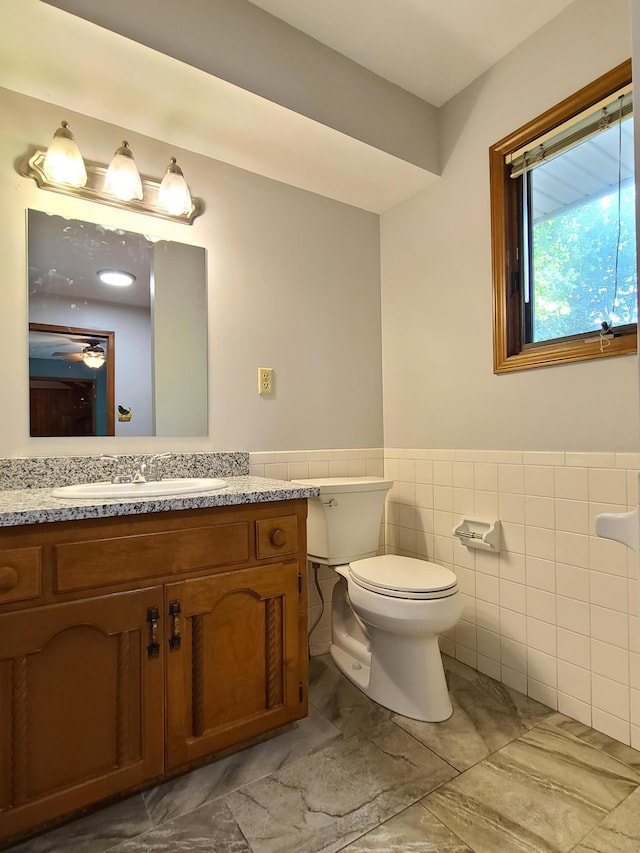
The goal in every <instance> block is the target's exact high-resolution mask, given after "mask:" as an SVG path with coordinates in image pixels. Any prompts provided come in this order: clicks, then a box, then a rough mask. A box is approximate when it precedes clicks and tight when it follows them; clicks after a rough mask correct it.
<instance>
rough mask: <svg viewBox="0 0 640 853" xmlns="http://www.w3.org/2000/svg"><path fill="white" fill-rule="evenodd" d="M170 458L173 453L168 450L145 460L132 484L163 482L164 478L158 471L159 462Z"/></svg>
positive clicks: (134, 476)
mask: <svg viewBox="0 0 640 853" xmlns="http://www.w3.org/2000/svg"><path fill="white" fill-rule="evenodd" d="M169 456H171V452H170V451H168V450H167V451H166V452H165V453H154V454H153V455H152V456H148V457H147V458H146V459H143V460H142V462H141V463H140V465H139V466H138V470H137V471H136V472H135V474H134V475H133V480H131V482H132V483H153V482H155V481H156V480H161V479H162V476H161V475H160V473H159V471H158V461H159V460H160V459H167V458H168V457H169Z"/></svg>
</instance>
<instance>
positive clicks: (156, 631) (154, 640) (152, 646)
mask: <svg viewBox="0 0 640 853" xmlns="http://www.w3.org/2000/svg"><path fill="white" fill-rule="evenodd" d="M147 622H148V623H149V645H148V646H147V657H149V658H157V657H159V656H160V642H159V638H160V624H159V623H160V608H159V607H148V608H147Z"/></svg>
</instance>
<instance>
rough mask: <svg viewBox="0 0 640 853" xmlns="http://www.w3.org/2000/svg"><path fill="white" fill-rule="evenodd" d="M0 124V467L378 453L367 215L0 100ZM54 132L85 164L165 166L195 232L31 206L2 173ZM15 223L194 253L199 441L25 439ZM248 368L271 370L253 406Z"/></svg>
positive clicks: (27, 186)
mask: <svg viewBox="0 0 640 853" xmlns="http://www.w3.org/2000/svg"><path fill="white" fill-rule="evenodd" d="M0 111H1V112H2V114H3V117H4V123H3V127H2V130H1V131H0V216H1V218H2V223H3V227H2V230H1V233H0V306H1V310H0V362H1V363H2V364H3V365H5V368H4V370H3V372H2V374H1V375H0V391H1V392H2V394H3V395H4V397H5V399H10V400H11V401H12V416H11V418H10V419H6V420H5V421H3V423H2V428H1V429H0V456H19V455H48V454H64V453H70V452H73V453H101V452H112V453H113V452H116V451H120V452H143V451H150V450H165V449H167V450H187V451H188V450H209V449H218V450H265V449H274V450H275V449H292V450H295V449H297V448H319V447H335V448H340V447H380V446H381V445H382V394H381V331H380V272H379V257H380V253H379V224H378V217H377V216H376V215H374V214H370V213H365V212H363V211H361V210H358V209H356V208H353V207H350V206H348V205H344V204H340V203H338V202H334V201H331V200H329V199H327V198H324V197H320V196H317V195H314V194H312V193H309V192H305V191H302V190H298V189H295V188H293V187H289V186H286V185H284V184H281V183H278V182H275V181H272V180H269V179H267V178H262V177H260V176H257V175H255V174H252V173H249V172H245V171H243V170H240V169H237V168H234V167H232V166H228V165H225V164H222V163H220V162H218V161H215V160H211V159H208V158H205V157H202V156H200V155H196V154H193V153H190V152H187V151H180V150H176V149H175V148H174V147H172V148H171V149H168V147H167V146H166V145H164V144H163V143H162V142H160V141H158V140H155V139H151V138H149V137H145V136H140V135H137V134H131V133H129V132H128V131H127V130H126V128H119V127H114V126H111V125H108V124H105V123H103V122H98V121H96V120H94V119H90V118H88V117H86V116H81V115H77V114H74V113H73V112H72V111H71V110H67V109H65V110H64V111H63V110H61V109H60V108H59V107H57V106H55V105H52V104H48V103H44V102H42V101H38V100H35V99H31V98H27V97H25V96H22V95H18V94H15V93H13V92H9V91H7V90H0ZM63 118H65V119H67V120H68V121H69V123H70V126H71V127H72V129H73V131H74V132H75V134H76V136H77V139H78V140H79V143H80V145H81V147H82V149H83V152H84V155H85V157H87V158H88V159H93V160H98V161H102V162H104V161H105V160H108V158H109V157H110V156H111V154H112V152H113V150H114V146H115V145H117V144H119V141H120V140H122V139H123V138H127V139H128V141H129V142H130V144H131V147H132V150H133V151H134V152H135V156H136V161H137V163H138V166H139V168H140V170H141V171H142V172H144V173H146V174H151V175H156V176H159V175H161V174H162V172H163V170H164V168H165V167H166V163H167V160H168V157H169V156H170V155H174V156H176V157H177V158H178V162H179V163H180V165H181V166H182V168H183V169H184V173H185V175H186V176H187V180H188V181H189V183H190V185H191V189H192V192H193V193H194V195H197V196H200V197H202V198H203V199H204V201H205V204H206V211H205V213H204V214H203V216H201V217H199V218H198V219H197V220H196V221H195V223H194V225H193V226H185V225H182V224H178V223H172V222H165V221H163V220H159V219H153V218H151V217H148V216H144V215H141V214H136V213H130V212H126V211H118V210H116V209H113V208H109V207H106V206H104V205H97V204H94V203H92V202H87V201H82V200H78V199H72V198H66V197H64V196H61V195H57V194H55V193H47V192H43V191H42V190H39V189H38V188H37V186H36V184H35V183H34V182H33V181H32V180H30V179H27V178H23V177H21V176H20V175H19V174H18V173H17V171H16V170H15V163H16V161H17V160H18V159H19V158H20V157H22V156H23V155H24V154H25V153H26V152H27V150H28V149H29V148H30V147H32V146H40V147H46V145H47V144H48V142H49V140H50V138H51V135H52V133H53V130H54V129H55V128H56V127H57V126H58V124H59V122H60V120H61V119H63ZM157 120H158V123H159V124H160V123H161V121H162V120H164V117H161V116H159V117H158V119H157ZM27 208H33V209H35V210H44V211H45V212H50V213H56V214H60V215H64V216H69V217H73V218H77V219H83V220H86V221H91V222H102V223H104V224H106V225H114V224H118V225H119V226H120V227H122V228H125V229H127V230H131V231H141V232H143V233H149V234H154V235H156V236H159V237H162V238H164V239H167V240H174V241H176V242H180V243H187V242H189V243H192V244H193V245H198V246H203V247H205V248H206V250H207V261H208V269H207V273H208V288H209V316H208V325H209V437H208V438H193V439H180V440H176V439H173V438H164V439H162V438H160V437H155V438H146V439H143V438H139V439H134V438H131V439H125V438H119V437H116V438H111V439H109V438H104V439H102V438H100V439H98V438H93V439H82V440H81V439H30V438H28V434H29V420H28V381H27V376H28V371H27V285H26V282H27V273H26V240H25V220H26V217H25V210H26V209H27ZM260 366H266V367H273V368H274V370H275V385H276V392H275V394H274V395H273V397H259V396H258V394H257V368H258V367H260Z"/></svg>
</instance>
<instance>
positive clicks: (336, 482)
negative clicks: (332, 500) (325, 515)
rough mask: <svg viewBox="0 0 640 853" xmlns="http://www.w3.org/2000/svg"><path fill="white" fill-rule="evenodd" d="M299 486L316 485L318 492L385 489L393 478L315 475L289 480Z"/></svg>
mask: <svg viewBox="0 0 640 853" xmlns="http://www.w3.org/2000/svg"><path fill="white" fill-rule="evenodd" d="M291 482H292V483H297V484H299V485H301V486H317V487H318V488H319V489H320V494H321V495H322V494H327V493H331V494H335V493H336V492H375V491H385V490H387V489H390V488H391V487H392V486H393V480H385V479H384V477H317V478H315V479H311V480H291Z"/></svg>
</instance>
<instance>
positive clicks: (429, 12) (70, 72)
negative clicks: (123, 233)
mask: <svg viewBox="0 0 640 853" xmlns="http://www.w3.org/2000/svg"><path fill="white" fill-rule="evenodd" d="M206 2H208V0H206ZM254 2H255V5H256V6H257V5H260V6H261V7H263V8H264V9H265V10H267V11H268V12H270V13H272V12H273V13H276V14H279V15H281V16H282V17H283V18H284V19H285V20H287V21H289V20H290V21H291V23H292V24H293V25H295V26H296V27H299V28H300V29H303V30H305V31H308V32H310V33H311V35H312V36H313V37H315V38H318V39H320V40H323V41H326V43H327V44H330V45H331V46H332V47H334V48H335V49H338V50H341V51H342V52H344V53H346V54H348V55H350V56H351V57H353V58H354V59H356V60H357V61H358V62H360V63H361V64H364V65H367V66H369V67H371V68H372V69H373V70H374V71H375V72H376V73H378V74H383V75H384V76H387V77H388V78H389V79H391V80H393V81H394V82H396V83H399V85H401V86H404V87H406V88H407V89H412V90H414V91H418V92H419V94H420V95H421V96H422V97H426V98H427V99H428V100H431V101H432V102H434V103H438V102H442V101H443V100H446V99H447V98H448V97H449V96H450V95H451V94H452V93H453V92H454V91H457V90H459V89H461V88H464V86H465V85H467V84H468V83H469V82H471V80H472V79H473V78H474V77H475V76H477V75H478V74H481V73H482V72H483V71H485V70H487V69H488V68H489V67H490V66H491V65H492V64H493V63H494V62H495V61H496V60H497V59H498V58H499V57H500V56H502V55H504V54H505V53H507V52H508V51H509V50H512V49H513V48H514V47H516V46H517V45H518V44H519V43H520V42H521V41H522V40H523V39H525V38H527V37H528V36H529V35H530V34H531V33H532V32H533V31H534V30H535V29H536V28H538V27H540V26H542V25H543V24H544V23H545V22H546V21H547V20H549V19H550V18H551V17H553V15H554V14H556V13H558V12H559V11H560V10H561V9H562V8H563V7H565V6H567V5H568V0H536V2H535V3H532V2H531V0H527V2H524V1H523V0H254ZM203 7H204V8H206V3H204V2H203ZM0 12H2V21H3V27H1V28H0V86H4V87H6V88H7V89H11V90H13V91H16V92H20V93H22V94H25V95H29V96H31V97H33V98H38V99H40V100H42V101H45V102H48V103H52V104H56V105H60V106H63V107H65V108H67V109H70V110H73V111H75V112H77V113H80V114H82V115H85V116H89V117H93V118H96V119H99V120H101V121H105V122H109V123H111V124H113V125H114V126H116V127H123V128H127V129H128V131H129V132H137V133H140V134H144V135H146V136H149V137H151V138H158V133H159V121H160V122H162V129H161V133H162V137H161V138H162V140H163V142H164V143H165V144H166V145H167V146H169V147H174V146H175V147H177V148H183V149H186V150H188V151H193V152H196V153H199V154H202V155H204V156H206V157H210V158H213V159H217V160H221V161H223V162H225V163H230V164H233V165H235V166H238V167H240V168H242V169H246V170H248V171H251V172H255V173H257V174H260V175H265V176H266V177H269V178H273V179H275V180H278V181H283V182H285V183H287V184H290V185H292V186H296V187H300V188H302V189H305V190H309V191H311V192H315V193H319V194H321V195H324V196H327V197H329V198H333V199H336V200H338V201H342V202H346V203H347V204H352V205H355V206H356V207H360V208H363V209H365V210H369V211H372V212H375V213H382V212H383V211H385V210H388V209H389V208H390V207H392V206H393V205H395V204H397V203H399V202H400V201H402V200H403V199H405V198H407V197H409V196H410V195H412V194H413V193H416V192H418V191H419V190H421V189H423V188H424V187H425V186H427V185H428V184H429V183H431V182H432V181H436V180H437V177H436V176H435V175H434V174H432V173H430V172H428V171H426V170H425V169H422V168H420V167H418V166H416V165H414V164H412V163H409V162H407V161H406V160H403V159H401V158H399V157H396V156H393V155H390V154H388V153H386V152H385V151H383V150H381V149H379V148H376V147H374V146H372V145H368V144H366V143H365V142H361V141H360V140H358V139H355V138H353V137H351V136H349V135H348V134H346V133H342V132H340V131H339V130H335V129H333V128H331V127H329V126H328V125H325V124H323V123H321V122H318V121H313V120H312V119H309V118H307V117H306V116H304V115H301V114H299V113H297V112H296V111H295V110H292V109H287V108H285V107H283V106H281V105H279V104H277V103H275V102H273V101H269V100H268V99H266V98H263V97H260V96H259V95H256V94H254V93H253V92H251V91H248V90H246V89H244V88H241V87H240V86H236V85H233V84H231V83H229V82H227V81H225V80H222V79H219V78H217V77H214V76H213V75H211V74H207V73H205V72H204V71H202V70H200V69H199V68H195V67H193V66H191V65H187V64H186V63H185V62H180V61H178V60H177V59H174V58H172V57H171V56H168V55H166V54H163V53H161V52H159V51H157V50H153V49H151V48H149V47H146V46H145V45H143V44H140V43H137V42H134V41H132V40H131V39H128V38H124V37H122V36H119V35H118V34H117V33H114V32H111V31H109V30H106V29H103V28H102V27H99V26H97V25H95V24H92V23H90V22H88V21H86V20H83V19H82V18H79V17H76V16H75V15H73V14H68V13H66V12H64V11H61V10H60V9H57V8H54V7H52V6H49V5H48V4H46V3H42V2H40V0H20V2H17V0H0ZM325 30H326V32H325ZM60 45H63V46H66V47H67V48H69V50H68V51H67V53H68V62H65V63H62V64H61V62H60ZM70 46H73V48H72V49H71V47H70ZM65 55H66V54H65ZM381 63H384V68H383V67H381ZM80 69H81V71H80ZM131 69H136V73H133V74H132V73H131ZM425 87H429V88H428V89H427V88H425ZM432 87H435V88H432ZM96 92H99V93H100V95H99V97H96ZM185 93H189V97H188V98H187V99H185ZM140 104H144V105H145V108H144V109H140ZM203 104H206V105H207V109H202V105H203ZM169 117H170V118H171V120H170V121H169V120H168V119H169ZM48 132H49V131H47V133H48ZM47 138H48V136H47V134H45V133H44V131H43V129H42V128H40V129H38V131H37V132H36V131H34V138H33V140H31V141H32V142H33V143H34V144H37V145H40V146H42V145H44V144H46V141H47ZM196 194H197V192H196Z"/></svg>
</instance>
